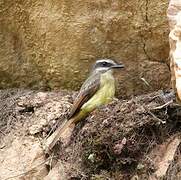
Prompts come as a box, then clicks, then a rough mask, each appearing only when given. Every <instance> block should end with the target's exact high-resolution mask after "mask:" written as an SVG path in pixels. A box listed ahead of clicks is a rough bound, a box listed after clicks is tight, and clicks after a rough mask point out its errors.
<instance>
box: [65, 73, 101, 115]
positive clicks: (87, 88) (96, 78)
mask: <svg viewBox="0 0 181 180" xmlns="http://www.w3.org/2000/svg"><path fill="white" fill-rule="evenodd" d="M99 87H100V74H97V73H94V74H92V75H90V76H89V78H88V79H87V80H86V81H85V82H84V84H83V85H82V87H81V89H80V92H79V94H78V96H77V97H76V99H75V101H74V104H73V107H72V109H71V111H70V114H69V117H68V118H69V119H70V118H72V117H73V116H74V115H75V114H76V113H77V112H78V111H79V110H80V108H81V107H82V105H83V104H84V103H86V102H87V101H88V100H89V99H90V98H91V97H92V96H93V95H94V94H95V93H96V92H97V90H98V89H99Z"/></svg>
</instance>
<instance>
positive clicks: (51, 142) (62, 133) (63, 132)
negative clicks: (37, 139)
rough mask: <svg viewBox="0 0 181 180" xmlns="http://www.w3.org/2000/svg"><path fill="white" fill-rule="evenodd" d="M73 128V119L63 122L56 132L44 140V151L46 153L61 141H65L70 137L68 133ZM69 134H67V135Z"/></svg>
mask: <svg viewBox="0 0 181 180" xmlns="http://www.w3.org/2000/svg"><path fill="white" fill-rule="evenodd" d="M74 127H75V119H74V118H71V119H69V120H68V121H65V122H64V123H63V124H62V125H61V126H59V127H58V128H57V129H56V131H55V132H54V133H53V134H52V135H51V136H50V137H49V138H48V139H47V140H46V143H45V151H46V152H47V153H48V152H49V151H50V150H51V149H52V148H53V147H54V146H55V144H56V143H57V142H58V140H59V139H60V138H61V139H67V138H68V137H70V133H69V132H72V130H73V129H74ZM68 133H69V134H68Z"/></svg>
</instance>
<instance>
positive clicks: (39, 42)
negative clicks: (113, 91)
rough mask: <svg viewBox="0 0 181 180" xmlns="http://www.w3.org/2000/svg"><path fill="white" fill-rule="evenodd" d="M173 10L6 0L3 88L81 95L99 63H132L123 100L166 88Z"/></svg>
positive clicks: (106, 2) (154, 4)
mask: <svg viewBox="0 0 181 180" xmlns="http://www.w3.org/2000/svg"><path fill="white" fill-rule="evenodd" d="M1 1H2V0H1ZM167 7H168V0H143V1H140V0H129V1H126V0H114V1H112V0H84V1H82V0H76V1H75V0H46V1H44V0H26V1H23V0H13V1H12V0H6V1H4V2H1V3H0V88H9V87H26V88H27V87H28V88H43V89H49V88H51V89H55V88H69V89H75V90H76V89H78V88H79V87H80V85H81V83H82V81H83V80H84V79H85V78H86V75H87V73H88V69H89V67H90V65H91V64H92V63H93V62H94V61H95V59H97V58H113V59H116V60H121V61H123V62H124V63H125V64H126V70H125V71H124V72H122V73H120V74H119V73H118V79H119V88H118V89H119V90H118V91H119V94H120V95H123V94H124V95H125V94H126V95H130V94H138V93H142V92H147V91H149V90H153V89H159V88H164V87H167V86H168V85H169V70H168V66H167V64H168V61H167V57H168V51H169V45H168V22H167V17H166V9H167ZM166 62H167V64H166ZM141 78H144V79H145V80H146V81H147V82H148V83H149V84H150V87H148V86H147V85H146V84H145V83H144V81H143V80H144V79H143V80H141Z"/></svg>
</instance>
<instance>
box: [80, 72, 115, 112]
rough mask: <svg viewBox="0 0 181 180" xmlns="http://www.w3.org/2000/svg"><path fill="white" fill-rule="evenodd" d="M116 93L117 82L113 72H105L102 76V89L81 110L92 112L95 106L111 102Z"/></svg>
mask: <svg viewBox="0 0 181 180" xmlns="http://www.w3.org/2000/svg"><path fill="white" fill-rule="evenodd" d="M114 95H115V82H114V78H113V77H112V74H106V73H105V74H104V75H102V77H101V82H100V89H99V90H98V91H97V92H96V94H95V95H94V96H93V97H92V98H91V99H90V100H88V101H87V102H86V103H85V104H84V105H83V106H82V107H81V110H83V111H86V112H91V111H93V110H94V109H95V108H97V107H99V106H101V105H104V104H107V103H109V102H110V101H111V100H112V98H113V97H114Z"/></svg>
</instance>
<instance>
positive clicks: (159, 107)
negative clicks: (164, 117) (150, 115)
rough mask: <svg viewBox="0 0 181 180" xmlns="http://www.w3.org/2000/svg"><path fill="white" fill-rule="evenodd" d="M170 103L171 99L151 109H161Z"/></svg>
mask: <svg viewBox="0 0 181 180" xmlns="http://www.w3.org/2000/svg"><path fill="white" fill-rule="evenodd" d="M171 103H173V101H172V100H171V101H168V102H167V103H165V104H163V105H161V106H157V107H155V108H152V110H158V109H162V108H164V107H166V106H168V105H169V104H171Z"/></svg>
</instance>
